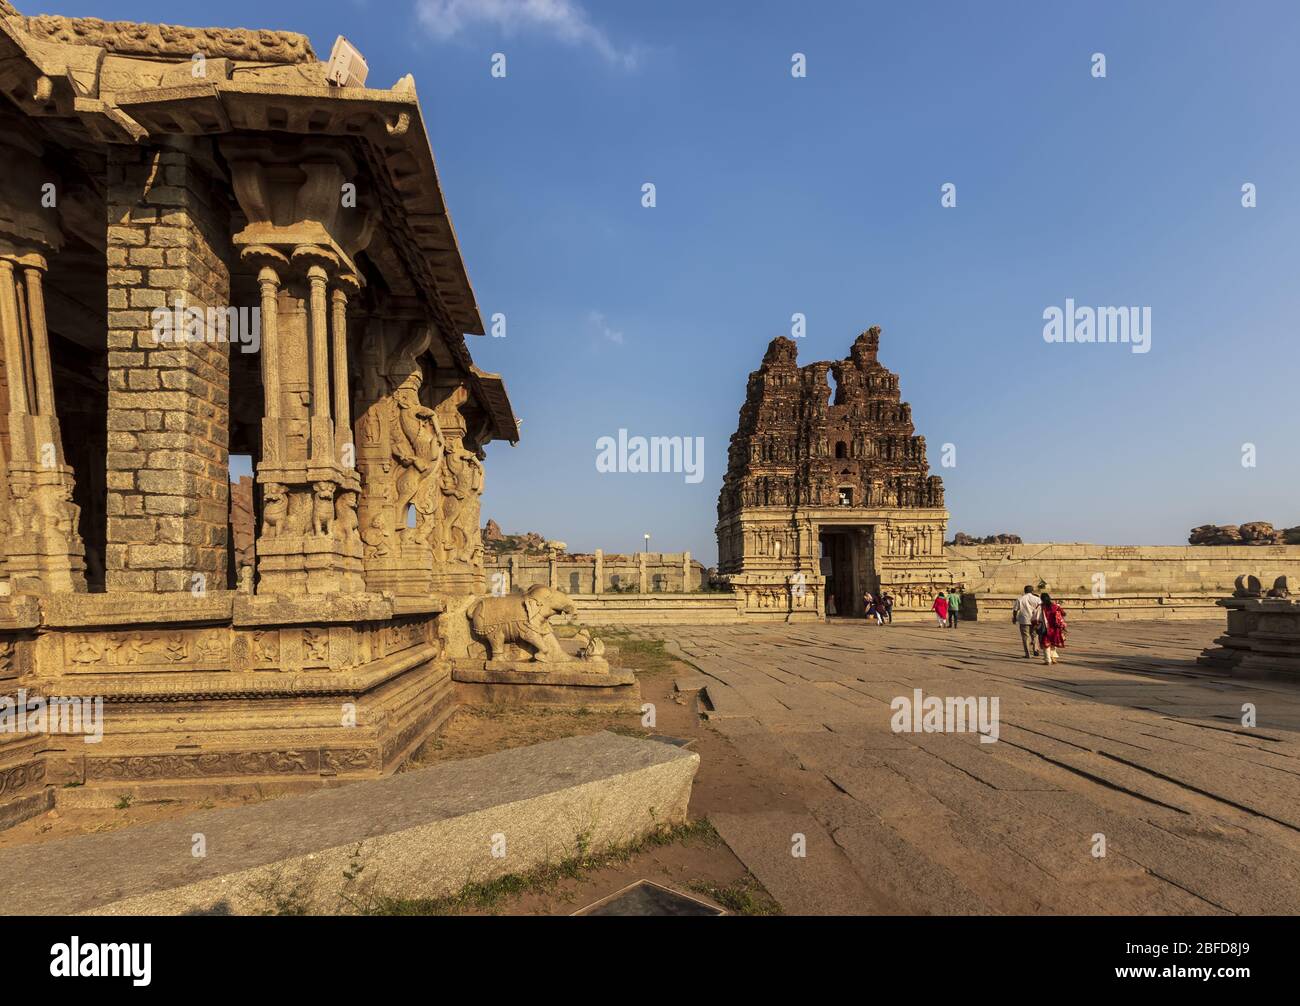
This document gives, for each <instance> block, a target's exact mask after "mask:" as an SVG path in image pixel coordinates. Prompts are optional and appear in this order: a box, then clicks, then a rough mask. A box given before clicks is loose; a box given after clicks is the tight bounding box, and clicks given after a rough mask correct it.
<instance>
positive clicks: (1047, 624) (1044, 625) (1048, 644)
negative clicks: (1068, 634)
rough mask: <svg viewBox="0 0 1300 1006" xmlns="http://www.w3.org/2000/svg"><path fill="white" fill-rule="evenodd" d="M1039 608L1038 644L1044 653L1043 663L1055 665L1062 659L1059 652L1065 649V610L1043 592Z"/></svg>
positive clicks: (1049, 595)
mask: <svg viewBox="0 0 1300 1006" xmlns="http://www.w3.org/2000/svg"><path fill="white" fill-rule="evenodd" d="M1041 602H1042V603H1041V604H1039V606H1038V636H1039V640H1038V644H1039V646H1040V647H1041V648H1042V651H1043V663H1045V664H1055V663H1057V662H1058V661H1059V660H1060V659H1061V657H1060V654H1058V653H1057V651H1058V650H1063V649H1065V610H1064V609H1063V608H1062V607H1061V606H1060V605H1059V604H1057V603H1056V602H1055V601H1053V600H1052V595H1051V594H1048V593H1047V592H1046V591H1044V592H1043V596H1042V598H1041Z"/></svg>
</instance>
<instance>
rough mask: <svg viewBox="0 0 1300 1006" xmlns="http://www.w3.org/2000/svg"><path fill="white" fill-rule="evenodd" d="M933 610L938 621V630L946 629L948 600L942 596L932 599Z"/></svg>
mask: <svg viewBox="0 0 1300 1006" xmlns="http://www.w3.org/2000/svg"><path fill="white" fill-rule="evenodd" d="M933 610H934V613H935V615H936V616H937V617H938V619H939V628H941V629H946V628H948V599H947V598H946V597H944V596H943V595H942V594H940V595H938V596H937V597H936V598H935V599H934V605H933Z"/></svg>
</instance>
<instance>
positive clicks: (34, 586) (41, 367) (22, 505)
mask: <svg viewBox="0 0 1300 1006" xmlns="http://www.w3.org/2000/svg"><path fill="white" fill-rule="evenodd" d="M45 269H46V262H45V257H44V255H42V254H40V253H39V252H36V251H34V250H33V249H32V248H31V247H29V246H22V245H17V244H14V243H13V242H10V241H9V240H7V239H5V238H3V237H0V347H3V352H4V360H3V363H4V373H5V380H6V383H7V384H8V386H9V402H8V405H9V412H8V426H9V456H8V459H7V461H6V463H5V471H4V472H3V473H2V474H3V475H4V477H5V479H6V481H7V483H8V494H7V495H8V501H7V502H8V513H7V520H6V522H5V526H6V533H5V535H4V542H3V543H2V544H0V552H3V553H4V554H5V556H6V563H5V565H6V569H7V572H8V576H9V579H10V583H11V585H12V589H13V590H15V591H18V592H23V591H30V592H37V593H63V592H73V591H84V590H85V589H86V577H85V568H86V563H85V549H84V546H83V544H82V541H81V536H80V534H78V531H77V522H78V519H79V518H80V513H81V512H80V509H79V508H78V507H77V506H76V504H75V503H73V501H72V491H73V473H72V469H71V468H70V467H69V466H68V464H67V462H66V460H65V458H64V454H63V438H62V435H61V433H60V431H59V420H58V416H57V415H56V414H55V408H54V380H53V377H52V371H51V365H50V348H49V333H48V332H47V331H46V326H45V300H44V294H43V292H42V284H41V276H42V274H43V273H44V272H45ZM20 277H21V278H20Z"/></svg>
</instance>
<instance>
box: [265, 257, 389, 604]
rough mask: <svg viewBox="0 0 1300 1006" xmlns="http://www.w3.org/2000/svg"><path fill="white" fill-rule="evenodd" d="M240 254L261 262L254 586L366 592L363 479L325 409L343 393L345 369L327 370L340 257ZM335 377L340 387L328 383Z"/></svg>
mask: <svg viewBox="0 0 1300 1006" xmlns="http://www.w3.org/2000/svg"><path fill="white" fill-rule="evenodd" d="M243 256H244V258H245V259H246V260H248V261H249V262H250V263H251V264H253V265H255V266H257V267H258V278H259V283H260V287H261V297H262V303H263V316H262V332H263V343H262V355H263V359H262V382H263V391H264V397H265V409H264V416H263V422H262V456H261V458H260V460H259V461H258V465H257V482H258V484H259V485H260V486H261V487H262V516H263V521H262V527H261V529H260V533H259V537H258V541H257V548H256V552H257V561H258V587H257V591H258V593H259V594H300V593H309V594H331V593H357V592H360V591H362V590H364V589H365V583H364V581H363V579H362V576H361V569H362V555H361V538H360V535H359V534H358V528H357V519H356V505H357V503H356V501H357V496H358V494H359V493H360V490H361V483H360V478H359V476H358V474H357V472H356V470H355V467H354V465H355V458H354V457H353V452H352V450H351V449H350V443H351V435H350V433H349V435H348V436H347V437H346V440H347V442H348V444H349V449H348V450H347V451H344V450H341V449H340V445H339V443H338V442H337V439H336V437H337V433H338V431H337V429H336V427H335V424H334V419H333V417H332V414H331V403H332V402H333V401H336V400H337V399H338V398H339V397H340V396H342V397H344V398H346V395H347V388H346V381H347V368H346V365H345V366H344V367H342V368H337V367H336V368H335V372H334V374H333V375H331V371H330V357H331V353H330V346H329V336H330V332H329V312H328V310H327V305H328V302H329V294H330V284H331V283H332V282H333V281H334V279H335V274H336V272H337V270H338V266H337V265H336V264H335V263H336V262H337V261H338V258H337V256H336V255H335V254H334V253H332V252H330V251H329V250H328V249H323V248H319V247H316V246H311V245H298V246H296V247H295V248H294V249H293V250H292V251H290V252H289V253H288V254H285V253H284V252H283V251H281V250H279V249H276V248H274V247H272V246H269V245H257V244H253V245H248V246H246V247H245V249H244V251H243ZM342 351H343V352H344V353H346V343H344V345H343V346H342ZM332 380H333V381H335V382H343V383H344V387H343V388H341V389H340V388H336V387H333V386H332Z"/></svg>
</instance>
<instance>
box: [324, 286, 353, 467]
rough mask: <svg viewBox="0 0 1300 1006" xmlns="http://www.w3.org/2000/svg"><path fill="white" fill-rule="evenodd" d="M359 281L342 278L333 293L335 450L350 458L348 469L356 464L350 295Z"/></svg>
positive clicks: (332, 344) (347, 459) (331, 301)
mask: <svg viewBox="0 0 1300 1006" xmlns="http://www.w3.org/2000/svg"><path fill="white" fill-rule="evenodd" d="M353 284H355V280H354V279H352V278H351V277H347V276H340V277H339V279H338V285H336V286H335V288H334V289H333V290H332V291H331V292H330V307H331V309H332V317H331V319H330V320H331V326H330V328H331V334H332V336H333V339H332V342H331V347H332V349H333V363H334V447H335V450H337V451H338V452H339V454H340V456H341V457H342V456H344V455H346V458H345V460H346V461H347V464H348V467H352V466H354V465H355V464H356V456H355V451H354V449H353V447H352V404H351V402H350V401H349V388H350V384H349V381H348V293H349V291H350V290H354V289H355V286H354V285H353Z"/></svg>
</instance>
